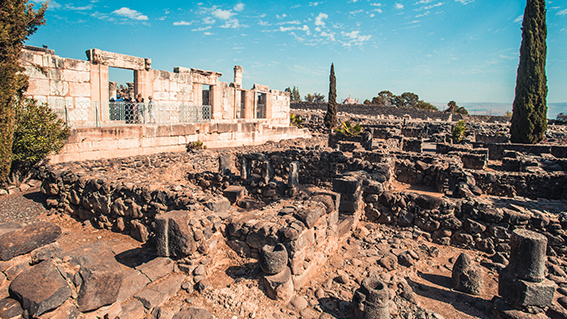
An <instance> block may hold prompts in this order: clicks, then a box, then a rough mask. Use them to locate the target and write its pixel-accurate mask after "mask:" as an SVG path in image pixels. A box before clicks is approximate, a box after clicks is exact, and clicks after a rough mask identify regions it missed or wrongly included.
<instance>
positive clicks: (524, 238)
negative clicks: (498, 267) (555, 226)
mask: <svg viewBox="0 0 567 319" xmlns="http://www.w3.org/2000/svg"><path fill="white" fill-rule="evenodd" d="M546 249H547V238H546V237H545V236H544V235H542V234H540V233H536V232H533V231H529V230H526V229H516V230H514V231H513V232H512V236H511V238H510V251H511V252H510V264H509V265H508V270H509V271H510V273H511V274H512V275H514V276H516V277H517V278H519V279H523V280H528V281H533V282H541V281H543V280H544V279H545V260H546V256H545V252H546Z"/></svg>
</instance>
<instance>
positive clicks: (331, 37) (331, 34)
mask: <svg viewBox="0 0 567 319" xmlns="http://www.w3.org/2000/svg"><path fill="white" fill-rule="evenodd" d="M320 35H321V36H322V37H326V38H327V39H329V40H331V41H333V42H334V41H336V40H335V33H334V32H321V33H320Z"/></svg>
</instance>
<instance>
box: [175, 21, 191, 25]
mask: <svg viewBox="0 0 567 319" xmlns="http://www.w3.org/2000/svg"><path fill="white" fill-rule="evenodd" d="M192 24H193V22H187V21H176V22H173V25H176V26H177V25H192Z"/></svg>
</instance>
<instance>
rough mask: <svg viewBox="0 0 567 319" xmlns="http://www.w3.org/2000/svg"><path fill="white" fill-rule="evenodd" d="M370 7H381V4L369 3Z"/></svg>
mask: <svg viewBox="0 0 567 319" xmlns="http://www.w3.org/2000/svg"><path fill="white" fill-rule="evenodd" d="M370 5H371V6H373V7H381V6H383V4H381V3H379V2H376V3H371V4H370Z"/></svg>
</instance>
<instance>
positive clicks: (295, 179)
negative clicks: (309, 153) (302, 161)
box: [287, 162, 299, 188]
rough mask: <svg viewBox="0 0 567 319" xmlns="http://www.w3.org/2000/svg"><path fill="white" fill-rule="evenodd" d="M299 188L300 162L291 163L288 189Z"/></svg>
mask: <svg viewBox="0 0 567 319" xmlns="http://www.w3.org/2000/svg"><path fill="white" fill-rule="evenodd" d="M297 186H299V162H291V163H290V164H289V175H288V177H287V187H289V188H295V187H297Z"/></svg>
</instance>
